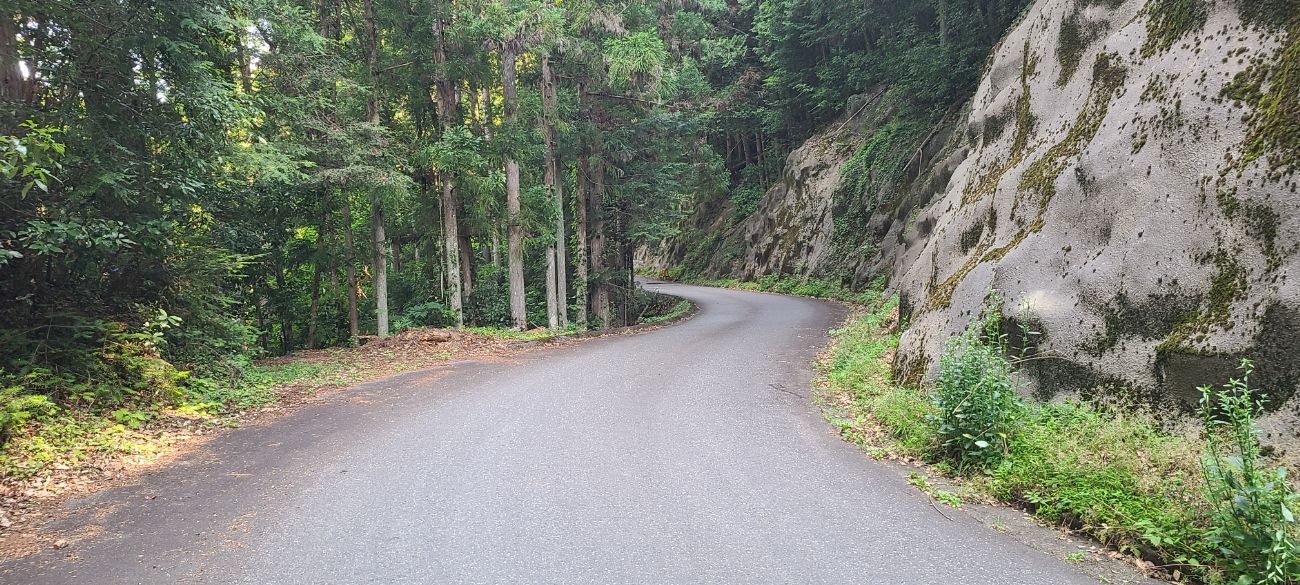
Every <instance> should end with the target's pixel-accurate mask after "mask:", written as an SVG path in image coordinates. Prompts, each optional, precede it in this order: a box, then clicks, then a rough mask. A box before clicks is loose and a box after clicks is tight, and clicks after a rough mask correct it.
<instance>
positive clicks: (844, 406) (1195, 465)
mask: <svg viewBox="0 0 1300 585" xmlns="http://www.w3.org/2000/svg"><path fill="white" fill-rule="evenodd" d="M710 284H715V285H720V286H726V287H729V288H740V289H748V290H767V291H772V292H785V293H790V294H803V293H805V292H808V291H812V292H815V293H817V294H814V295H810V296H819V297H824V298H838V299H842V300H843V299H859V300H863V301H866V302H862V303H859V307H858V310H857V311H856V312H855V313H854V315H853V316H852V317H850V318H849V320H848V321H847V322H846V323H845V324H844V325H843V326H842V327H840V328H838V329H836V330H834V331H832V332H831V334H832V337H833V344H832V346H831V348H830V350H829V351H828V352H827V354H826V355H825V357H824V359H823V361H822V364H821V374H822V375H821V379H820V382H819V386H820V392H819V400H820V401H821V402H822V403H823V406H824V407H826V411H827V419H828V420H830V421H831V423H832V424H834V425H836V426H837V427H838V428H839V429H840V431H841V434H842V435H843V436H844V437H845V438H846V439H847V440H850V441H853V442H855V443H857V444H859V445H861V446H862V447H863V448H864V450H866V451H867V452H868V453H870V454H871V456H872V457H874V458H878V459H879V458H886V457H888V458H903V459H911V460H920V461H923V462H927V463H931V464H933V465H932V470H933V473H946V474H948V475H950V476H952V477H953V478H954V479H955V480H957V481H959V482H960V483H961V485H962V488H963V490H964V491H968V492H969V493H973V494H978V495H981V496H982V497H985V498H991V499H996V500H1000V501H1002V502H1005V503H1008V504H1012V505H1015V506H1018V507H1021V508H1023V509H1026V510H1028V511H1031V512H1032V513H1033V514H1034V515H1035V516H1036V517H1037V518H1039V519H1040V520H1041V521H1043V522H1045V523H1049V524H1054V525H1060V526H1068V527H1071V528H1073V529H1076V530H1079V531H1081V532H1083V533H1086V534H1088V535H1090V536H1092V537H1094V538H1096V539H1097V540H1099V541H1101V542H1103V543H1105V544H1107V545H1110V546H1112V547H1115V548H1117V549H1120V550H1122V551H1124V552H1127V553H1129V554H1133V555H1135V556H1140V557H1142V558H1145V559H1146V560H1148V561H1152V562H1153V563H1154V564H1155V565H1157V566H1159V567H1161V568H1162V569H1163V570H1165V571H1166V572H1167V573H1168V574H1169V575H1171V576H1174V577H1176V578H1178V579H1180V580H1184V581H1185V580H1189V579H1190V580H1192V581H1197V582H1203V583H1226V582H1229V581H1231V582H1236V581H1235V580H1233V578H1234V577H1236V576H1238V575H1239V574H1240V573H1239V571H1236V570H1234V569H1233V568H1232V566H1231V565H1232V563H1231V560H1230V559H1227V558H1226V557H1225V555H1224V552H1223V551H1222V550H1220V549H1219V548H1217V547H1215V546H1214V545H1212V544H1211V542H1212V541H1213V535H1214V534H1216V532H1215V531H1216V527H1215V520H1214V516H1213V513H1214V506H1213V505H1212V503H1211V500H1210V495H1209V493H1208V491H1207V487H1206V479H1205V474H1204V473H1203V468H1202V457H1203V456H1204V454H1205V453H1207V450H1206V449H1207V443H1206V441H1205V440H1204V438H1203V437H1204V436H1203V435H1202V434H1201V432H1200V431H1199V429H1194V428H1191V427H1187V428H1186V429H1184V430H1179V429H1178V428H1176V427H1174V426H1171V425H1170V424H1169V421H1162V420H1161V419H1159V418H1158V417H1157V416H1155V414H1153V413H1152V412H1150V411H1148V410H1145V409H1143V408H1141V407H1137V406H1134V405H1127V404H1108V403H1103V402H1096V401H1089V402H1060V403H1040V402H1036V401H1026V404H1025V405H1024V407H1023V411H1022V412H1021V413H1020V414H1018V415H1017V417H1016V419H1015V423H1014V431H1013V432H1012V433H1010V434H1009V438H1008V443H1007V448H1006V454H1005V455H1004V456H1003V457H1001V458H1000V459H998V460H997V461H995V462H993V463H990V464H988V465H985V466H980V465H976V466H969V467H965V468H963V467H962V466H961V465H960V462H957V461H954V460H953V459H952V457H953V454H952V453H951V452H950V451H946V450H945V449H943V447H942V445H941V444H940V443H941V442H940V440H939V437H938V434H937V430H938V428H937V426H938V422H939V420H938V419H939V418H941V417H937V416H935V415H936V406H935V404H936V402H935V397H934V394H933V390H932V389H929V388H926V387H913V386H906V385H901V384H898V383H896V381H895V380H896V376H895V356H896V355H897V351H898V342H899V336H900V332H901V331H902V330H903V329H904V328H905V326H904V324H900V323H899V318H898V308H897V303H898V300H897V298H885V297H884V296H883V295H882V294H881V291H880V288H882V287H875V289H874V290H868V291H865V292H851V291H843V290H837V289H836V287H832V286H828V285H826V283H824V282H816V281H813V282H812V283H811V284H810V283H809V282H798V281H794V280H792V279H771V278H769V279H765V280H764V281H760V282H756V283H742V282H738V281H735V280H724V281H715V282H713V283H710ZM957 469H963V471H962V472H961V473H958V472H956V471H955V470H957ZM912 483H913V485H916V486H917V487H918V489H921V490H922V491H925V492H926V493H929V494H931V497H936V498H937V497H939V496H935V495H934V493H935V490H934V489H933V488H932V484H931V483H930V482H929V481H927V480H926V479H925V476H923V475H919V474H918V475H915V476H914V477H913V480H912ZM948 499H952V500H956V497H955V496H953V497H952V498H947V497H945V498H944V499H943V501H945V503H949V504H950V505H959V501H954V502H949V501H948ZM1287 582H1290V581H1287Z"/></svg>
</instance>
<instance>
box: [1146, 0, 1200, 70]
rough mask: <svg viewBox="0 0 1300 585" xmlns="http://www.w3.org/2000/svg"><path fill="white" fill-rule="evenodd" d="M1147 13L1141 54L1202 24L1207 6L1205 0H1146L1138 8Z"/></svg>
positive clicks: (1170, 42)
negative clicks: (1144, 39)
mask: <svg viewBox="0 0 1300 585" xmlns="http://www.w3.org/2000/svg"><path fill="white" fill-rule="evenodd" d="M1142 13H1143V14H1144V15H1146V17H1147V39H1146V42H1145V43H1143V44H1142V56H1143V57H1150V56H1152V55H1155V54H1156V53H1159V52H1162V51H1167V50H1169V48H1170V47H1173V46H1174V43H1177V42H1178V41H1179V39H1182V38H1183V37H1185V36H1187V35H1189V34H1191V33H1193V32H1196V31H1199V30H1201V29H1203V28H1205V22H1206V20H1208V19H1209V16H1210V8H1209V5H1208V4H1207V3H1206V2H1205V0H1148V2H1147V4H1146V6H1144V7H1143V8H1142Z"/></svg>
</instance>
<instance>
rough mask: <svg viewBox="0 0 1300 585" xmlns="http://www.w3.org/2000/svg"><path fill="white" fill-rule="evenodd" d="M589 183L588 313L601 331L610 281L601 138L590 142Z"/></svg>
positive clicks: (606, 317) (606, 318)
mask: <svg viewBox="0 0 1300 585" xmlns="http://www.w3.org/2000/svg"><path fill="white" fill-rule="evenodd" d="M592 154H593V155H594V158H595V164H594V165H592V166H593V167H594V168H593V169H592V176H591V178H592V182H591V193H590V198H591V200H590V202H589V205H590V207H591V208H590V209H589V210H588V212H589V213H590V214H591V226H590V227H591V272H592V275H593V276H594V277H595V281H596V290H595V294H594V295H593V296H592V299H591V310H592V312H594V313H595V314H596V318H597V319H599V320H600V326H601V327H602V328H605V327H609V281H608V276H609V275H607V274H605V150H604V145H603V144H602V143H601V139H600V135H597V136H596V139H595V140H594V141H592Z"/></svg>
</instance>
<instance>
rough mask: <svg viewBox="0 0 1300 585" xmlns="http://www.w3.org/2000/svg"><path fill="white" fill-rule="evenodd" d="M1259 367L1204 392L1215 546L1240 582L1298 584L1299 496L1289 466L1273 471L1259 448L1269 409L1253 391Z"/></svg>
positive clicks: (1205, 465)
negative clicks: (1259, 424)
mask: <svg viewBox="0 0 1300 585" xmlns="http://www.w3.org/2000/svg"><path fill="white" fill-rule="evenodd" d="M1252 369H1253V366H1252V364H1251V362H1250V361H1249V360H1245V359H1243V360H1242V362H1241V366H1240V370H1241V371H1242V376H1241V377H1240V378H1234V379H1232V380H1229V381H1228V383H1227V384H1224V385H1223V386H1222V387H1219V388H1212V387H1209V386H1204V387H1202V388H1201V403H1200V414H1201V420H1202V422H1203V423H1204V425H1205V438H1206V452H1205V455H1204V457H1203V458H1202V469H1203V470H1204V473H1205V479H1206V483H1207V487H1208V493H1209V496H1210V501H1211V503H1212V504H1213V506H1214V508H1213V514H1212V516H1211V518H1212V520H1213V523H1214V524H1213V529H1212V530H1211V532H1210V534H1209V541H1210V543H1211V544H1212V545H1214V546H1216V547H1218V548H1219V550H1220V551H1221V552H1222V554H1223V555H1224V557H1225V559H1226V561H1227V563H1228V566H1229V568H1230V571H1231V573H1232V575H1234V576H1236V577H1237V578H1238V581H1239V582H1242V583H1269V584H1283V583H1292V582H1294V581H1295V580H1297V579H1300V526H1298V525H1297V524H1296V521H1295V515H1294V514H1293V513H1292V511H1291V510H1292V509H1293V508H1295V507H1296V506H1297V505H1300V494H1297V493H1296V491H1295V490H1294V489H1293V488H1292V487H1291V486H1290V484H1289V483H1288V482H1287V472H1286V468H1285V467H1277V468H1270V467H1269V466H1268V462H1267V461H1266V458H1265V457H1264V454H1263V450H1262V448H1261V447H1260V443H1259V430H1258V429H1256V427H1255V421H1256V418H1257V417H1258V416H1259V415H1260V413H1261V412H1262V410H1263V403H1262V402H1261V401H1259V400H1257V399H1256V398H1255V393H1254V391H1253V390H1252V389H1251V387H1250V374H1251V371H1252Z"/></svg>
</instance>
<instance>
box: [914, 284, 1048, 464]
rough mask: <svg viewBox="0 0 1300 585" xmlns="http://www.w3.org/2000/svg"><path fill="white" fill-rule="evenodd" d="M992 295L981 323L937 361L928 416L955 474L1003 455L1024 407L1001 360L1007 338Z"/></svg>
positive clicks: (1012, 373)
mask: <svg viewBox="0 0 1300 585" xmlns="http://www.w3.org/2000/svg"><path fill="white" fill-rule="evenodd" d="M998 302H999V299H998V298H997V297H996V296H994V297H993V298H992V299H991V301H990V303H989V305H988V307H986V308H985V311H984V314H983V316H982V318H981V319H979V320H977V321H974V322H972V323H971V324H970V325H968V326H967V327H966V331H964V332H963V333H961V334H960V335H956V336H954V337H952V338H951V339H949V340H948V345H947V347H946V348H945V349H944V353H943V355H942V356H941V357H940V358H939V377H938V379H937V380H935V385H934V392H933V394H932V399H933V401H934V405H935V410H936V412H935V413H934V414H932V415H931V422H932V423H933V424H934V426H935V435H936V437H937V439H938V441H939V450H940V455H942V456H943V457H946V458H948V459H950V460H951V461H952V462H954V463H956V464H957V467H958V469H961V470H965V469H968V468H970V467H972V466H973V467H976V468H987V467H990V466H992V465H993V464H996V463H997V462H998V461H999V460H1000V459H1001V458H1002V456H1003V455H1005V454H1006V453H1007V450H1008V448H1009V445H1010V440H1011V437H1012V434H1013V433H1014V431H1015V427H1016V424H1017V423H1018V422H1019V420H1020V418H1021V417H1022V415H1023V413H1024V411H1025V406H1024V403H1023V402H1022V401H1021V399H1020V395H1019V393H1018V392H1017V387H1016V386H1017V383H1016V378H1015V376H1016V372H1015V371H1014V369H1013V367H1012V365H1011V363H1010V362H1009V361H1008V360H1007V358H1006V348H1007V343H1006V336H1005V335H1003V334H1001V333H999V331H998V325H999V323H1000V321H1001V319H1002V314H1001V311H999V310H998V309H997V303H998Z"/></svg>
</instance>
